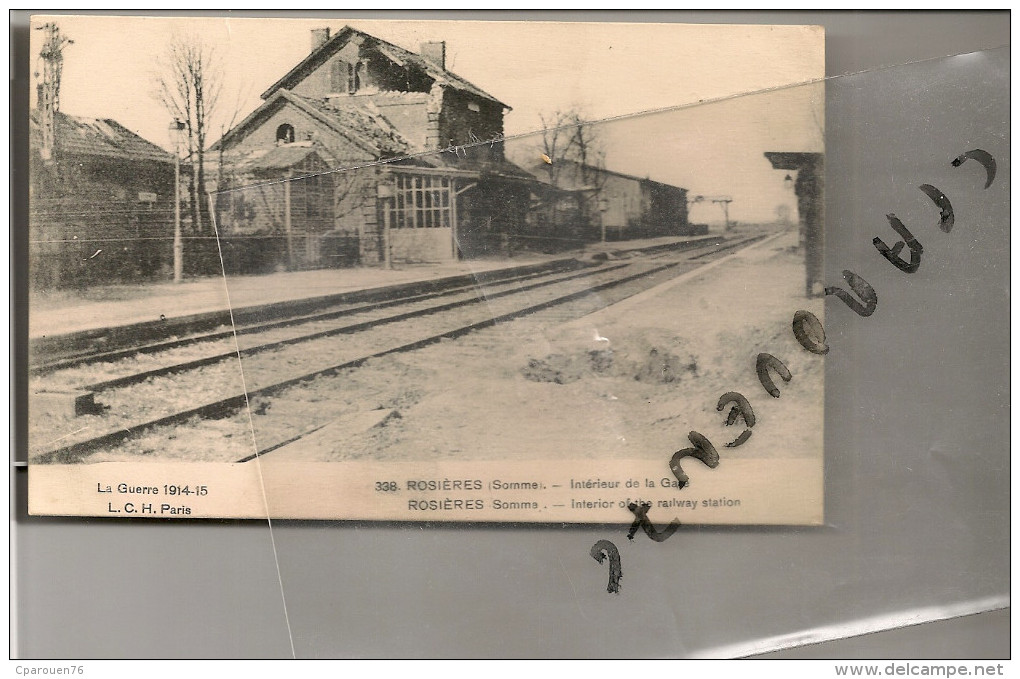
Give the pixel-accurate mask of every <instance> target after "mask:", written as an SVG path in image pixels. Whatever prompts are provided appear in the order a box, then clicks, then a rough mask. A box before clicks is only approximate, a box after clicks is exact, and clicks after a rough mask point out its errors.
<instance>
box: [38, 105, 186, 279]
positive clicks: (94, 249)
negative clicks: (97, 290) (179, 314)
mask: <svg viewBox="0 0 1020 679" xmlns="http://www.w3.org/2000/svg"><path fill="white" fill-rule="evenodd" d="M43 115H44V114H43V112H42V111H41V110H39V109H37V110H33V111H32V112H31V114H30V116H29V139H30V148H31V154H30V161H29V196H30V198H29V254H30V260H31V261H30V275H31V279H32V282H33V284H34V285H37V286H42V287H54V286H79V287H84V286H88V285H95V284H101V283H116V282H123V281H134V280H141V279H144V278H152V277H153V276H154V275H158V272H160V271H162V270H164V269H169V268H170V267H172V261H173V250H172V238H173V199H174V161H173V156H172V155H171V154H170V153H167V152H166V151H164V150H163V149H161V148H160V147H158V146H156V145H155V144H152V143H150V142H148V141H146V140H145V139H143V138H142V137H140V136H138V135H137V134H135V133H134V132H131V131H130V130H128V129H127V128H125V127H124V126H123V125H120V124H119V123H117V122H116V121H115V120H111V119H109V118H105V119H95V118H81V117H77V116H70V115H67V114H64V113H60V112H52V113H50V115H52V120H50V121H48V122H49V124H50V125H51V126H52V127H51V129H52V132H53V142H52V145H49V144H48V143H44V141H43V134H42V124H43V122H44V121H43V120H42V116H43Z"/></svg>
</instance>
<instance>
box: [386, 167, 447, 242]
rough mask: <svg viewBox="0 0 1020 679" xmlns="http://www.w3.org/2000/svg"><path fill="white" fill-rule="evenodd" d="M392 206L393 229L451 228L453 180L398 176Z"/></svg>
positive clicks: (426, 176)
mask: <svg viewBox="0 0 1020 679" xmlns="http://www.w3.org/2000/svg"><path fill="white" fill-rule="evenodd" d="M396 179H397V183H396V192H395V195H394V197H393V200H392V201H391V206H390V227H391V228H394V229H434V228H449V227H450V224H451V219H450V211H451V205H450V188H451V187H450V178H449V177H435V176H431V175H417V176H416V175H397V178H396Z"/></svg>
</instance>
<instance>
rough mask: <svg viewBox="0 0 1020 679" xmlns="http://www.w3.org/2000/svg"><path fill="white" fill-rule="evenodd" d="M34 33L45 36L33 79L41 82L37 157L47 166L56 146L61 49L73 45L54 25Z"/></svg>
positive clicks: (61, 67)
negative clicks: (38, 64)
mask: <svg viewBox="0 0 1020 679" xmlns="http://www.w3.org/2000/svg"><path fill="white" fill-rule="evenodd" d="M36 30H37V31H44V32H45V33H46V37H45V38H44V39H43V44H42V49H41V50H40V51H39V60H40V61H42V72H41V73H40V72H39V71H38V70H36V72H35V77H36V78H39V77H40V76H41V78H42V82H40V83H39V84H38V90H39V126H40V128H41V129H42V147H41V148H40V149H39V153H40V155H41V156H42V159H43V160H44V161H47V162H48V161H50V160H51V159H52V158H53V148H54V145H55V143H56V130H55V128H56V114H57V112H59V111H60V77H61V74H62V73H63V70H64V47H65V46H66V45H72V44H74V41H73V40H70V39H68V38H65V37H64V36H62V35H61V34H60V27H59V26H57V25H56V24H54V23H45V24H43V25H42V26H38V27H37V28H36Z"/></svg>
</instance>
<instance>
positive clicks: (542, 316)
mask: <svg viewBox="0 0 1020 679" xmlns="http://www.w3.org/2000/svg"><path fill="white" fill-rule="evenodd" d="M762 237H763V236H759V237H754V238H744V239H735V240H732V241H728V242H724V243H718V242H716V243H712V244H707V245H702V246H701V247H696V248H692V249H691V250H689V251H687V252H681V253H677V252H673V253H671V254H672V255H673V256H672V257H668V258H667V257H666V256H665V255H666V254H667V253H661V252H660V253H655V254H656V255H657V256H656V257H655V258H650V257H642V258H635V259H633V260H625V261H622V262H611V263H608V264H607V265H604V266H601V267H597V268H594V269H585V270H582V271H576V270H575V271H566V272H556V273H553V274H544V275H539V274H534V275H527V276H521V277H516V278H514V279H513V280H505V281H501V282H499V283H496V284H492V285H486V286H484V287H481V288H478V289H473V290H471V291H468V290H457V291H454V290H447V291H443V292H442V294H435V295H423V296H412V297H411V298H405V299H402V300H388V301H386V302H380V303H372V304H365V305H356V306H354V307H346V308H340V309H330V310H328V311H324V312H321V313H317V314H312V315H306V316H302V317H299V318H294V319H285V320H284V321H278V322H271V323H263V324H254V325H252V326H249V327H246V328H244V329H243V330H244V332H243V333H239V335H244V336H250V337H251V338H254V339H257V342H255V343H254V344H252V345H250V346H245V347H244V348H242V347H241V346H240V344H238V345H237V346H235V347H233V350H227V351H223V350H222V349H223V346H222V343H223V342H224V341H229V342H230V343H231V344H233V341H234V338H233V333H232V332H230V337H229V338H225V337H216V336H215V335H217V334H219V333H215V332H214V333H206V334H205V336H204V338H202V339H200V338H198V337H196V338H189V340H191V341H189V342H188V344H182V345H174V346H169V347H166V346H165V344H166V343H164V347H165V348H164V349H162V350H161V351H153V352H151V353H152V354H153V355H154V356H157V357H159V356H162V357H163V359H165V360H164V364H163V365H160V366H159V367H156V368H150V369H148V370H137V369H133V363H132V361H136V360H137V357H133V358H130V359H129V358H127V357H124V358H123V359H121V358H116V359H113V361H114V362H113V364H112V365H113V366H114V372H116V371H118V370H119V371H120V372H122V373H123V374H119V375H117V376H115V377H112V378H109V379H105V380H101V381H99V382H92V383H86V384H82V383H80V382H79V383H77V384H74V385H73V386H75V387H76V388H79V389H85V390H90V391H93V392H97V393H101V394H102V398H103V400H102V403H104V404H105V405H107V406H108V407H109V411H108V412H107V413H105V414H103V415H94V416H86V417H87V418H89V419H90V424H89V426H87V427H84V428H82V429H81V431H83V432H84V433H83V434H82V435H81V436H75V433H72V434H70V435H68V436H65V437H64V439H63V440H62V441H61V443H62V445H61V446H60V447H58V448H52V449H49V450H35V451H32V453H31V458H32V459H33V461H35V462H74V461H79V460H81V459H83V458H85V457H87V456H89V455H90V454H92V453H94V452H96V451H100V450H109V449H111V448H115V447H116V446H118V445H119V444H121V443H123V442H125V441H127V440H129V439H131V438H132V437H137V436H139V435H141V434H145V433H151V432H154V431H159V430H160V429H161V428H163V427H168V426H180V425H182V423H189V424H188V426H201V424H200V423H201V422H205V421H213V420H219V419H222V418H225V417H230V416H233V415H235V414H236V413H238V412H239V411H243V410H244V409H245V407H246V406H248V408H249V413H252V409H251V404H252V403H253V402H255V401H260V402H263V403H265V402H267V401H268V400H271V399H278V398H279V397H280V396H281V394H283V393H284V392H286V391H288V390H290V389H292V388H294V387H296V386H298V385H306V384H309V383H314V382H315V381H316V380H321V379H323V378H329V377H332V376H335V375H338V374H341V373H344V372H345V371H349V370H352V369H355V368H358V367H359V366H362V365H363V364H365V363H366V362H368V361H371V360H373V359H378V358H381V357H384V356H389V355H393V354H400V353H405V352H410V351H414V350H416V349H420V348H422V347H425V346H428V345H430V344H435V343H437V342H441V341H445V340H453V339H456V338H459V337H462V336H464V335H467V334H470V333H477V332H479V331H482V330H484V329H486V328H491V327H493V326H495V325H498V324H502V323H507V322H510V321H515V320H518V319H523V318H527V317H533V318H534V319H535V322H538V323H542V322H546V323H547V322H559V321H562V320H567V319H569V318H576V317H579V316H583V315H585V314H587V313H591V312H592V311H595V310H597V309H600V308H604V307H606V306H609V305H611V304H614V303H616V302H618V301H621V300H622V299H625V298H626V297H629V296H631V295H633V294H636V293H637V292H640V291H642V290H645V289H647V288H649V287H652V286H654V285H656V284H658V283H660V282H664V281H665V280H669V279H670V278H672V277H675V276H676V275H679V274H680V273H683V272H684V271H687V270H691V269H694V268H697V267H698V266H700V265H701V264H704V263H707V260H708V258H710V257H713V256H719V253H724V252H726V251H727V250H730V249H733V248H736V247H740V246H741V245H748V244H750V243H751V242H753V241H756V240H759V239H760V238H762ZM437 301H438V302H439V303H438V304H437V303H436V302H437ZM550 319H551V320H550ZM350 321H353V322H350ZM281 333H283V335H281ZM238 339H240V337H239V338H238ZM177 341H179V340H172V341H171V342H177ZM199 345H201V346H203V347H204V349H203V350H204V351H205V353H206V355H204V356H201V357H198V358H190V359H188V360H177V359H179V358H180V355H179V354H175V353H174V352H175V351H179V350H182V349H185V348H187V349H194V347H195V346H199ZM146 348H148V347H146ZM80 358H81V359H84V358H86V357H84V356H83V357H80ZM96 360H102V361H104V362H106V363H109V362H110V360H111V359H110V358H109V356H108V354H106V355H104V356H103V358H102V359H96ZM238 360H240V363H241V368H242V370H243V372H242V370H238V366H237V363H236V361H238ZM94 362H95V361H89V362H86V361H80V362H78V363H75V364H74V365H71V366H68V368H65V369H63V370H61V369H54V370H49V371H47V372H46V374H45V375H43V376H40V377H38V378H37V380H39V381H41V382H44V383H51V384H59V383H61V381H62V380H63V381H64V383H66V379H67V376H68V375H69V374H73V373H74V371H75V370H79V371H80V370H81V369H82V367H83V366H85V365H89V364H90V363H94ZM168 389H169V390H170V391H172V392H174V393H177V394H186V395H188V400H189V401H190V402H191V403H199V404H200V405H196V406H192V407H188V408H183V409H181V408H176V407H174V406H173V399H166V398H162V399H161V394H166V393H167V390H168ZM224 394H229V395H228V396H226V398H223V395H224ZM266 410H267V409H266V408H264V407H262V408H261V409H256V410H255V411H254V413H252V415H251V416H252V417H254V418H256V420H257V419H258V418H261V417H263V416H265V415H266ZM64 424H65V427H66V428H71V427H70V426H69V424H68V423H66V422H65V423H64ZM100 428H101V429H103V430H104V431H103V433H101V434H99V435H97V436H96V435H90V434H92V433H93V432H95V430H96V429H100ZM307 433H308V432H304V434H307ZM304 434H301V433H299V434H298V435H297V437H298V438H300V436H301V435H304ZM291 438H293V437H291ZM68 439H70V440H68ZM284 442H286V440H285V441H284ZM280 445H282V443H280V442H279V441H277V442H275V443H273V444H271V445H269V446H266V448H264V449H263V450H262V451H260V452H261V453H265V452H268V451H270V450H274V449H276V448H278V447H279V446H280ZM249 457H251V456H249ZM244 459H248V458H244Z"/></svg>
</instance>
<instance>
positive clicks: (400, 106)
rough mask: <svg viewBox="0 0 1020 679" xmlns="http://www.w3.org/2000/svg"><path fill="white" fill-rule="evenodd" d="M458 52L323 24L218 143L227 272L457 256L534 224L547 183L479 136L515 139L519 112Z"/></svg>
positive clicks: (219, 211) (219, 212)
mask: <svg viewBox="0 0 1020 679" xmlns="http://www.w3.org/2000/svg"><path fill="white" fill-rule="evenodd" d="M445 52H446V46H445V43H443V42H436V43H426V44H424V45H422V46H421V52H420V53H419V54H415V53H412V52H410V51H408V50H406V49H403V48H401V47H398V46H396V45H393V44H390V43H388V42H385V41H383V40H380V39H378V38H375V37H373V36H371V35H368V34H366V33H363V32H361V31H358V30H355V29H353V28H350V27H344V28H343V29H341V30H340V31H339V32H338V33H337V34H336V35H333V36H330V33H329V29H325V28H323V29H315V30H313V31H312V50H311V53H310V54H309V55H308V56H307V57H305V58H304V59H303V60H302V61H301V62H300V63H299V64H297V65H296V66H295V67H294V68H293V69H291V70H290V72H288V73H287V74H285V75H284V76H283V77H281V78H280V79H279V80H278V81H277V82H275V83H274V84H273V85H272V86H271V87H270V88H269V89H267V90H266V91H265V92H264V93H263V94H262V99H263V100H264V102H263V103H262V104H261V105H260V106H259V107H258V108H257V109H256V110H255V111H253V112H252V113H251V114H250V115H248V116H247V117H246V118H245V119H244V120H242V121H241V122H240V123H238V124H237V125H236V126H235V127H234V128H232V129H231V130H230V131H229V132H227V133H226V134H225V135H224V136H223V137H222V138H221V139H220V140H219V141H218V142H217V143H216V144H215V145H214V146H213V152H214V153H217V154H220V155H221V157H222V162H221V171H220V173H219V174H220V176H219V177H218V181H217V185H216V186H215V187H213V186H210V189H214V188H215V189H216V190H218V191H219V192H218V193H217V195H216V201H215V209H216V218H217V225H218V228H219V231H220V234H221V239H222V240H223V250H224V263H225V265H226V266H227V269H228V272H238V271H240V272H245V273H257V272H260V271H266V270H272V269H275V268H288V269H306V268H322V267H335V266H350V265H355V264H362V265H370V266H371V265H380V264H383V263H389V262H391V261H396V262H412V261H413V262H443V261H450V260H454V259H459V258H462V257H473V256H478V255H482V254H487V253H490V252H498V251H499V247H500V244H501V243H503V242H505V236H506V235H507V234H514V233H518V232H521V231H522V230H523V229H525V228H526V218H527V212H528V208H529V204H530V201H531V197H532V195H533V192H534V187H535V185H536V184H539V183H540V182H538V180H536V178H535V177H534V176H533V175H531V174H530V173H528V172H526V171H524V170H523V169H521V168H519V167H517V166H516V165H514V164H513V163H511V162H509V161H507V160H506V159H505V157H504V155H503V144H502V143H500V142H498V141H496V142H495V143H481V144H480V143H478V142H480V141H484V140H501V139H502V136H503V116H504V114H505V113H506V112H507V111H509V110H510V107H509V106H507V105H506V104H504V103H503V102H501V101H499V100H498V99H496V98H495V97H493V96H492V95H490V94H487V93H486V92H484V91H482V90H481V89H479V88H478V87H476V86H474V85H472V84H471V83H469V82H467V81H466V80H464V79H463V78H460V77H459V76H457V75H455V74H453V73H451V72H450V71H448V70H446V64H445V56H446V54H445ZM388 159H399V160H392V161H391V162H384V163H380V162H379V161H386V160H388ZM336 168H355V169H348V170H341V171H333V172H329V170H334V169H336ZM295 178H297V179H295ZM280 180H289V181H280Z"/></svg>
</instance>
